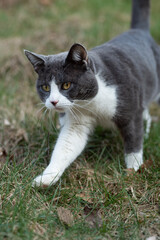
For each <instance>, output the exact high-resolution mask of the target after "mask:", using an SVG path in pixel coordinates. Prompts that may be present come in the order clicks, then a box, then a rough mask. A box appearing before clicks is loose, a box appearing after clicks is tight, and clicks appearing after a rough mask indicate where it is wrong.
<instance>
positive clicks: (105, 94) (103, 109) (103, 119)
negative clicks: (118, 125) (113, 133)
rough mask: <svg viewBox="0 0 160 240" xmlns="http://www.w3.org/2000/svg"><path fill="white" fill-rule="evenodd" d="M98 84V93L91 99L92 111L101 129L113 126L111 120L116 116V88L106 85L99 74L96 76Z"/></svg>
mask: <svg viewBox="0 0 160 240" xmlns="http://www.w3.org/2000/svg"><path fill="white" fill-rule="evenodd" d="M96 79H97V82H98V87H99V90H98V93H97V95H96V96H95V98H94V99H93V104H94V107H93V108H94V109H93V111H95V112H96V113H97V115H98V116H99V119H98V124H100V125H102V126H103V127H110V126H113V125H114V124H113V122H112V118H113V117H114V116H115V114H116V109H117V93H116V86H114V85H108V86H107V84H106V83H105V81H104V80H103V78H101V77H100V75H99V74H97V75H96Z"/></svg>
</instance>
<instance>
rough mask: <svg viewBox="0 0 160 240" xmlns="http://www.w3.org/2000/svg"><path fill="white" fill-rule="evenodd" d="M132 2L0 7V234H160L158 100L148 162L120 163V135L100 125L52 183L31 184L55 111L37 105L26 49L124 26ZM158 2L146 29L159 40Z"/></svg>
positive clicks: (92, 37)
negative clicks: (135, 166)
mask: <svg viewBox="0 0 160 240" xmlns="http://www.w3.org/2000/svg"><path fill="white" fill-rule="evenodd" d="M6 2H7V1H6ZM130 7H131V6H130V1H127V0H119V1H116V0H112V1H106V0H101V1H97V0H91V1H86V0H81V1H73V0H69V1H67V0H55V1H54V2H53V3H52V1H49V0H48V1H44V0H36V1H31V0H30V1H21V2H20V1H19V3H18V1H17V3H15V4H14V5H12V7H10V6H8V7H5V8H2V7H1V9H0V37H1V38H0V52H1V54H0V65H1V68H0V103H1V104H0V147H3V149H4V151H3V154H2V155H1V156H0V239H13V240H14V239H16V240H17V239H87V240H89V239H96V240H98V239H121V240H123V239H134V240H135V239H146V238H147V237H149V236H153V235H157V239H158V237H159V238H160V230H159V229H160V195H159V194H160V161H159V159H160V135H159V132H160V122H159V116H160V115H159V110H158V109H157V107H154V108H153V107H152V113H153V114H154V115H155V114H157V116H158V117H157V118H156V119H155V120H156V121H154V122H153V123H152V128H151V133H150V137H149V139H147V140H145V141H144V159H145V161H146V162H147V160H152V162H153V163H152V164H151V166H150V167H149V168H145V169H144V170H143V171H142V172H141V173H132V174H131V173H130V174H129V173H128V172H126V171H125V166H124V161H123V150H122V149H123V145H122V141H121V138H120V136H119V134H118V133H117V132H111V131H104V130H103V129H101V128H97V129H96V131H95V133H94V135H93V136H92V137H91V139H90V141H89V143H88V145H87V147H86V149H85V151H84V152H83V154H81V156H80V157H79V158H78V159H77V160H76V161H75V162H74V163H73V164H72V165H71V166H70V167H69V169H67V170H66V172H65V173H64V175H63V177H62V179H61V180H60V181H59V182H58V183H57V184H56V185H55V186H53V187H51V188H49V189H48V188H47V189H41V190H39V189H33V188H32V187H31V182H32V180H33V178H34V177H35V176H37V175H38V174H39V173H41V172H42V170H43V169H44V168H45V167H46V165H47V163H48V161H49V159H50V155H51V152H52V149H53V146H54V143H55V141H56V138H57V135H58V129H56V128H55V126H56V125H57V123H56V119H55V120H54V121H51V117H52V116H47V115H46V116H44V115H43V113H40V114H37V111H38V110H39V109H40V105H37V104H38V103H39V99H38V96H37V94H36V90H35V81H34V79H35V77H36V76H35V74H34V73H33V71H32V68H31V66H30V65H29V63H28V62H27V60H26V59H25V57H24V55H23V51H22V50H23V49H24V48H26V49H29V50H33V51H35V52H38V53H43V54H51V53H57V52H60V51H64V50H67V49H69V48H70V46H71V44H72V43H74V42H81V43H83V44H84V45H86V47H87V48H91V47H93V46H95V45H98V44H101V43H103V42H105V41H107V40H109V39H111V38H112V37H114V36H116V35H118V34H120V33H121V32H123V31H125V30H127V29H128V28H129V24H130ZM159 10H160V3H159V2H158V1H156V0H152V11H151V14H152V15H151V16H152V17H151V32H152V35H153V36H154V38H155V39H156V41H157V42H158V43H159V44H160V31H159V29H160V28H159V22H160V21H159ZM1 152H2V149H1ZM148 162H149V163H151V161H148ZM60 210H63V211H62V212H63V214H62V212H61V211H60Z"/></svg>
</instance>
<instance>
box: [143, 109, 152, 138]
mask: <svg viewBox="0 0 160 240" xmlns="http://www.w3.org/2000/svg"><path fill="white" fill-rule="evenodd" d="M143 120H144V121H146V129H145V135H144V136H145V138H148V136H149V132H150V128H151V122H152V118H151V115H150V114H149V110H148V109H147V108H146V109H145V110H144V111H143Z"/></svg>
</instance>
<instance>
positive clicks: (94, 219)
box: [83, 206, 103, 228]
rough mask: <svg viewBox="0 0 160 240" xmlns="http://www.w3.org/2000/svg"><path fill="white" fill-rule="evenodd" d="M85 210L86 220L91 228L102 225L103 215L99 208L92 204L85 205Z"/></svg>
mask: <svg viewBox="0 0 160 240" xmlns="http://www.w3.org/2000/svg"><path fill="white" fill-rule="evenodd" d="M83 212H84V217H85V222H86V223H88V225H89V226H90V227H91V228H95V227H101V226H102V223H103V221H102V215H101V213H100V210H99V209H95V208H92V207H91V206H90V207H89V206H85V207H84V210H83Z"/></svg>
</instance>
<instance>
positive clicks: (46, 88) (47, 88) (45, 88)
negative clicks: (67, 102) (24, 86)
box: [42, 85, 50, 92]
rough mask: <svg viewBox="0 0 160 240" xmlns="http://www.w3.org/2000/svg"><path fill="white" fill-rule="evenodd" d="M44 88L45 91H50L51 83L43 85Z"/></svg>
mask: <svg viewBox="0 0 160 240" xmlns="http://www.w3.org/2000/svg"><path fill="white" fill-rule="evenodd" d="M42 89H43V90H44V91H45V92H49V91H50V86H49V85H42Z"/></svg>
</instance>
